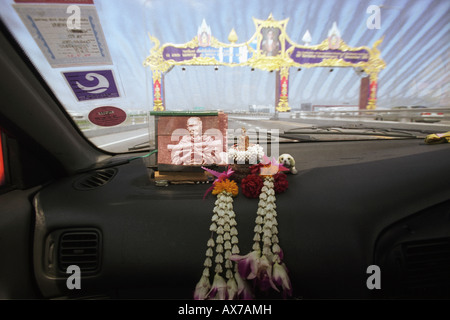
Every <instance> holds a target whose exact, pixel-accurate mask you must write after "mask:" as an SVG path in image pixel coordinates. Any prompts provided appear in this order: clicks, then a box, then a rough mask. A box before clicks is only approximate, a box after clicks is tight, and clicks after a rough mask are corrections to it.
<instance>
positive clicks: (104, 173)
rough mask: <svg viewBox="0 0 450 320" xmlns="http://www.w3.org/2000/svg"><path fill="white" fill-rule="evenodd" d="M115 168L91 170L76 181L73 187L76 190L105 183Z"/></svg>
mask: <svg viewBox="0 0 450 320" xmlns="http://www.w3.org/2000/svg"><path fill="white" fill-rule="evenodd" d="M116 172H117V169H113V168H109V169H102V170H97V171H94V172H92V173H91V174H90V175H88V176H85V177H83V178H81V179H79V180H78V181H76V183H75V185H74V187H75V188H76V189H78V190H91V189H95V188H98V187H101V186H103V185H105V184H107V183H108V182H109V181H111V179H112V178H113V177H114V176H115V174H116Z"/></svg>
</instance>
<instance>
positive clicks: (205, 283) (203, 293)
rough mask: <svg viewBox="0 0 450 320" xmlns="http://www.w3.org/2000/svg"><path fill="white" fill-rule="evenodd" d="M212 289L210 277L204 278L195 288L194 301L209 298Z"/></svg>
mask: <svg viewBox="0 0 450 320" xmlns="http://www.w3.org/2000/svg"><path fill="white" fill-rule="evenodd" d="M210 289H211V283H210V282H209V279H208V277H205V276H202V277H201V278H200V281H199V282H198V283H197V285H196V286H195V292H194V299H195V300H205V299H206V298H207V296H208V292H209V290H210Z"/></svg>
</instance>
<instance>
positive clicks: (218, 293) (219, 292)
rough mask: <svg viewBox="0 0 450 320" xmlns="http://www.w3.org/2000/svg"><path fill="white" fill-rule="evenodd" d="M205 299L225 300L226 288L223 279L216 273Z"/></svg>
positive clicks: (226, 296)
mask: <svg viewBox="0 0 450 320" xmlns="http://www.w3.org/2000/svg"><path fill="white" fill-rule="evenodd" d="M207 298H208V299H211V300H227V299H228V287H227V283H226V281H225V279H224V278H223V277H222V276H221V275H219V274H218V273H216V274H215V276H214V281H213V284H212V287H211V290H210V291H209V292H208V293H207Z"/></svg>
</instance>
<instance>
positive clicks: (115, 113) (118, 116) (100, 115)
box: [88, 106, 127, 127]
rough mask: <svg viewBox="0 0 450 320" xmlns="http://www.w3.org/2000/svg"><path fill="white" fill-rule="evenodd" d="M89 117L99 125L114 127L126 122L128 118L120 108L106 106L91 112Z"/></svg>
mask: <svg viewBox="0 0 450 320" xmlns="http://www.w3.org/2000/svg"><path fill="white" fill-rule="evenodd" d="M88 119H89V121H90V122H92V123H93V124H95V125H97V126H101V127H112V126H117V125H119V124H121V123H122V122H124V121H125V120H126V119H127V114H126V112H125V111H123V110H122V109H120V108H117V107H111V106H105V107H98V108H95V109H93V110H92V111H91V112H89V115H88Z"/></svg>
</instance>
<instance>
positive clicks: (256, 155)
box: [228, 144, 264, 163]
mask: <svg viewBox="0 0 450 320" xmlns="http://www.w3.org/2000/svg"><path fill="white" fill-rule="evenodd" d="M263 156H264V149H263V147H261V146H260V145H259V144H253V145H250V146H249V147H248V148H247V150H245V151H244V150H239V149H238V148H237V147H236V146H232V147H230V148H229V149H228V159H229V160H230V161H231V162H234V161H236V162H238V163H244V162H245V161H248V162H249V163H257V162H258V161H260V160H261V159H262V158H263Z"/></svg>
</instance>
